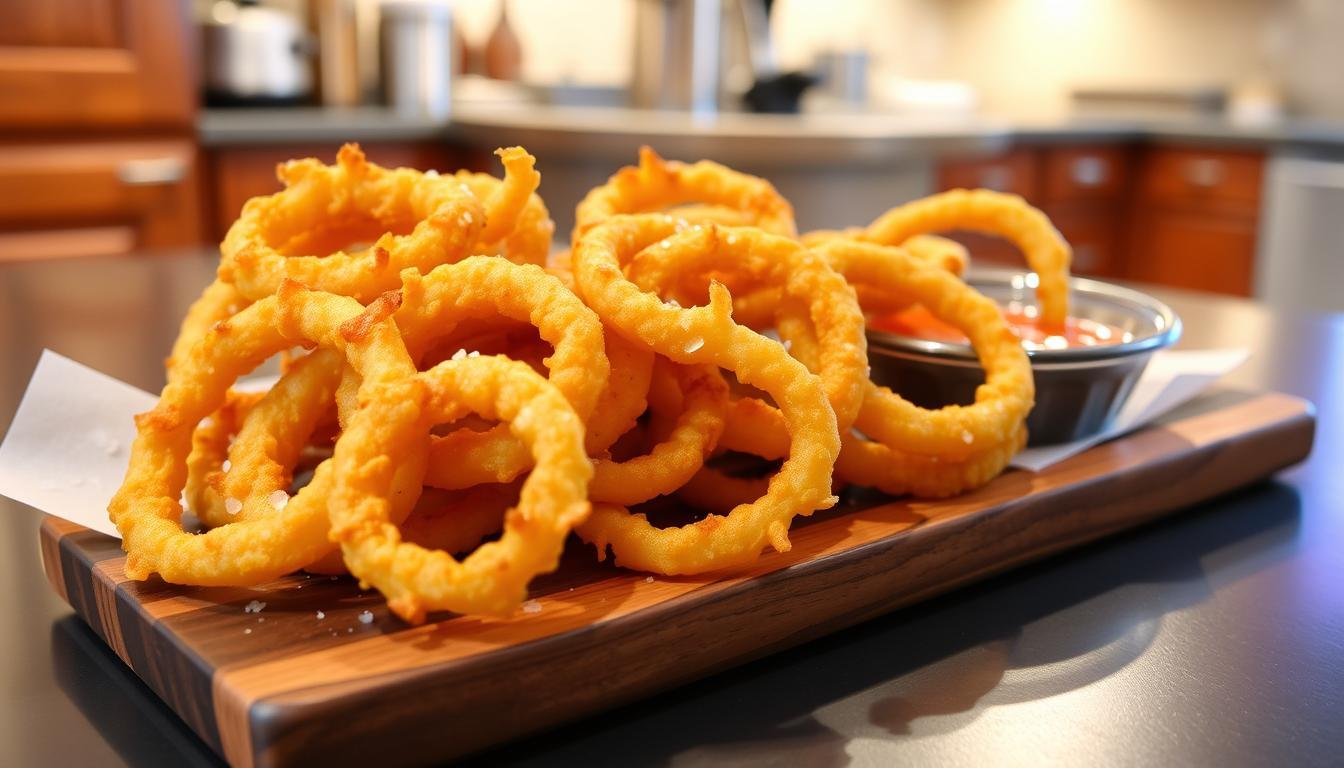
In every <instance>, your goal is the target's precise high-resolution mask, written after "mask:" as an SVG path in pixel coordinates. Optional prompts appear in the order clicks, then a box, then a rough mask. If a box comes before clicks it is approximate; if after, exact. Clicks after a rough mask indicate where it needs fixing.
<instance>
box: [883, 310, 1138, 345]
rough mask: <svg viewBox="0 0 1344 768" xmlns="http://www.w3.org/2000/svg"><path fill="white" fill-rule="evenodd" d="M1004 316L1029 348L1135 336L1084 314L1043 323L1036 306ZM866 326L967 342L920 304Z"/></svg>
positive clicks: (1120, 340)
mask: <svg viewBox="0 0 1344 768" xmlns="http://www.w3.org/2000/svg"><path fill="white" fill-rule="evenodd" d="M1003 316H1004V319H1006V320H1007V321H1008V327H1009V328H1011V329H1012V331H1013V333H1015V334H1017V336H1018V338H1020V339H1022V346H1024V347H1026V348H1027V349H1031V350H1038V349H1075V348H1078V347H1100V346H1106V345H1109V344H1122V343H1125V342H1127V341H1133V339H1134V335H1133V334H1132V333H1130V332H1129V331H1125V330H1122V329H1120V328H1117V327H1115V326H1113V325H1108V324H1106V323H1102V322H1098V321H1096V320H1089V319H1087V318H1085V317H1070V318H1068V319H1067V320H1065V321H1064V325H1063V327H1060V326H1058V325H1046V324H1045V323H1042V322H1041V321H1040V320H1039V319H1038V318H1037V317H1036V316H1035V307H1021V306H1016V305H1014V306H1011V307H1009V308H1007V309H1005V310H1004V312H1003ZM868 325H869V327H871V328H874V329H876V330H879V331H886V332H888V333H899V334H901V335H902V336H910V337H912V338H916V339H928V340H930V341H941V342H944V343H947V344H969V343H970V340H969V339H967V338H966V334H964V333H962V332H961V331H959V330H958V329H957V328H955V327H954V326H952V325H949V324H948V323H945V322H943V321H942V320H939V319H938V318H936V317H934V316H933V313H932V312H930V311H929V310H927V309H925V308H924V307H923V306H922V305H919V304H916V305H914V306H912V307H909V308H906V309H903V310H901V311H900V312H893V313H891V314H887V315H880V316H877V317H873V318H870V319H869V321H868Z"/></svg>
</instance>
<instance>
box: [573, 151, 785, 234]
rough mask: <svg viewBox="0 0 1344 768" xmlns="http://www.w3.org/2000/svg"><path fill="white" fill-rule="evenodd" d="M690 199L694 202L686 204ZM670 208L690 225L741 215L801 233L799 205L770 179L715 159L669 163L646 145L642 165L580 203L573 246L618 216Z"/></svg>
mask: <svg viewBox="0 0 1344 768" xmlns="http://www.w3.org/2000/svg"><path fill="white" fill-rule="evenodd" d="M686 203H692V204H694V205H691V206H684V204H686ZM678 206H683V207H681V208H678ZM668 209H670V210H668ZM664 210H668V213H669V216H670V217H672V218H674V219H675V220H677V221H681V222H683V223H684V224H694V223H706V224H708V223H715V222H716V221H717V222H719V223H722V222H723V221H726V220H732V219H733V218H736V219H737V222H736V223H750V224H754V225H755V226H757V227H760V228H761V229H763V230H765V231H766V232H772V233H774V234H777V235H783V236H785V237H796V236H797V234H798V228H797V226H796V225H795V224H794V220H793V206H792V205H790V204H789V201H788V200H786V199H784V197H783V195H780V194H779V192H778V191H776V190H775V188H774V186H773V185H772V184H771V183H770V182H768V181H766V180H765V179H762V178H759V177H757V176H749V175H747V174H745V173H741V172H739V171H734V170H733V169H731V168H728V167H726V166H722V165H719V164H718V163H715V162H711V161H709V160H701V161H700V162H697V163H689V164H688V163H681V162H677V161H675V160H672V161H667V160H664V159H663V158H661V157H659V156H658V153H656V152H654V151H653V150H652V149H650V148H649V147H643V148H642V149H640V151H639V165H638V166H635V167H630V166H627V167H625V168H622V169H621V170H619V171H617V172H616V173H615V174H614V175H613V176H612V177H611V178H610V179H608V180H607V183H606V184H603V185H602V186H600V187H595V188H594V189H592V190H591V191H589V192H588V194H587V195H586V196H585V197H584V198H583V200H582V201H581V202H580V203H579V207H578V209H577V210H576V212H575V217H574V235H573V238H572V239H571V244H572V245H574V246H577V244H578V242H579V239H580V238H582V237H583V236H584V235H585V234H586V233H587V232H588V230H590V229H592V228H593V227H595V226H597V225H598V224H601V223H602V222H604V221H606V220H607V219H610V218H611V217H612V216H616V215H619V214H624V213H648V212H651V211H664ZM734 213H736V214H737V215H736V216H734ZM725 217H726V218H725Z"/></svg>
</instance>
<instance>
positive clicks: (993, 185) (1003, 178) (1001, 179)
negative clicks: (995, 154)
mask: <svg viewBox="0 0 1344 768" xmlns="http://www.w3.org/2000/svg"><path fill="white" fill-rule="evenodd" d="M1012 181H1013V175H1012V172H1011V171H1009V170H1008V169H1007V168H1004V167H1003V166H999V165H994V166H990V167H988V168H984V169H981V171H980V186H982V187H984V188H985V189H992V190H994V191H995V192H1007V191H1008V189H1009V188H1010V187H1011V186H1012Z"/></svg>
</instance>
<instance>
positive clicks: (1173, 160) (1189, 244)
mask: <svg viewBox="0 0 1344 768" xmlns="http://www.w3.org/2000/svg"><path fill="white" fill-rule="evenodd" d="M1263 166H1264V159H1263V153H1261V152H1258V151H1228V150H1211V149H1205V148H1196V147H1192V148H1186V147H1155V148H1151V149H1149V150H1148V151H1147V152H1146V153H1144V156H1143V158H1142V161H1141V162H1140V163H1139V180H1138V185H1137V187H1138V188H1137V195H1136V198H1137V199H1136V202H1135V209H1134V215H1133V218H1132V226H1131V231H1132V236H1131V238H1130V244H1129V249H1128V255H1127V258H1126V263H1127V270H1126V272H1125V276H1126V277H1129V278H1130V279H1133V280H1141V281H1145V282H1153V283H1158V284H1161V285H1171V286H1175V287H1178V288H1189V289H1193V290H1200V291H1213V292H1216V293H1229V294H1233V295H1237V296H1249V295H1251V289H1252V286H1253V279H1254V273H1255V250H1256V236H1257V232H1258V229H1259V216H1260V187H1261V183H1262V180H1263Z"/></svg>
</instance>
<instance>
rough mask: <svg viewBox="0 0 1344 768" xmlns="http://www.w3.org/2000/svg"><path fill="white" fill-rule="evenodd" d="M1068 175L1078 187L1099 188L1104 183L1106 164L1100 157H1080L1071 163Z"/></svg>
mask: <svg viewBox="0 0 1344 768" xmlns="http://www.w3.org/2000/svg"><path fill="white" fill-rule="evenodd" d="M1069 175H1070V176H1071V177H1073V183H1074V184H1077V185H1078V186H1080V187H1099V186H1101V185H1102V184H1103V183H1104V182H1105V181H1106V162H1105V161H1104V160H1102V159H1101V158H1100V157H1080V158H1078V159H1076V160H1074V161H1073V164H1072V166H1070V168H1069Z"/></svg>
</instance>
